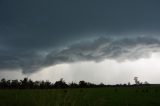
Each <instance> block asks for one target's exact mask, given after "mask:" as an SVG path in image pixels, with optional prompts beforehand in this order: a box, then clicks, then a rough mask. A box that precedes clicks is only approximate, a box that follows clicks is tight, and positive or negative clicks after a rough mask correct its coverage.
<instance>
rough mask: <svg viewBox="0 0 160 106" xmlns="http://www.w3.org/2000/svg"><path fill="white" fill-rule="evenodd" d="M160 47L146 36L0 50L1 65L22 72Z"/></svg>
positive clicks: (139, 54)
mask: <svg viewBox="0 0 160 106" xmlns="http://www.w3.org/2000/svg"><path fill="white" fill-rule="evenodd" d="M159 51H160V40H159V39H157V38H153V37H152V38H149V37H136V38H131V37H129V38H122V37H121V38H111V37H110V38H106V37H100V38H97V39H94V40H86V41H83V42H82V41H81V42H79V43H74V44H72V45H69V46H66V47H65V48H63V49H61V50H59V51H58V50H57V51H56V52H55V50H50V51H45V50H41V51H37V52H36V51H34V52H25V51H24V53H23V54H22V53H21V54H18V53H17V54H12V55H5V54H0V57H1V58H0V69H1V70H4V69H9V70H13V69H21V70H22V72H23V73H33V72H35V71H38V70H40V69H42V68H45V67H48V66H52V65H57V64H62V63H73V62H79V61H95V62H100V61H103V60H105V59H112V60H116V61H118V62H123V61H125V60H130V61H134V60H136V59H140V58H148V57H149V56H150V54H151V53H152V52H159Z"/></svg>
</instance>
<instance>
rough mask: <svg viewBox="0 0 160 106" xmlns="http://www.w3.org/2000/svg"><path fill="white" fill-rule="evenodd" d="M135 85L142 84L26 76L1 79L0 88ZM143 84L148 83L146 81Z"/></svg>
mask: <svg viewBox="0 0 160 106" xmlns="http://www.w3.org/2000/svg"><path fill="white" fill-rule="evenodd" d="M135 85H136V86H137V85H142V84H133V85H131V84H130V83H128V84H117V85H105V84H103V83H100V84H94V83H90V82H86V81H79V83H75V82H71V83H68V84H67V83H66V82H65V81H64V79H60V80H59V81H56V82H55V83H51V82H50V81H43V80H42V81H33V80H31V79H28V78H24V79H23V80H6V79H4V78H3V79H1V81H0V89H53V88H94V87H114V86H116V87H120V86H135ZM145 85H148V84H147V83H146V84H145Z"/></svg>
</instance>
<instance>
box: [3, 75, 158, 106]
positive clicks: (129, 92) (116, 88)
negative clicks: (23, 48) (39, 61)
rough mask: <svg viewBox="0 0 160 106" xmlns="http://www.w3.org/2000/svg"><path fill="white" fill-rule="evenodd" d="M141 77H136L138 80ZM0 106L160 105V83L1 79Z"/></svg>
mask: <svg viewBox="0 0 160 106" xmlns="http://www.w3.org/2000/svg"><path fill="white" fill-rule="evenodd" d="M137 80H138V78H137V79H136V81H137ZM0 88H1V89H0V106H160V101H159V98H160V85H153V84H148V83H146V82H145V84H144V83H143V84H142V83H138V84H134V85H131V84H130V83H128V84H123V85H120V84H119V85H104V84H103V83H101V84H98V85H96V84H93V83H89V82H85V81H80V82H79V83H78V84H76V83H74V82H72V83H69V84H66V82H65V81H64V80H63V79H60V80H59V81H56V82H55V83H51V82H49V81H32V80H31V79H28V78H24V79H23V80H20V81H19V80H12V81H10V80H5V79H2V80H1V81H0Z"/></svg>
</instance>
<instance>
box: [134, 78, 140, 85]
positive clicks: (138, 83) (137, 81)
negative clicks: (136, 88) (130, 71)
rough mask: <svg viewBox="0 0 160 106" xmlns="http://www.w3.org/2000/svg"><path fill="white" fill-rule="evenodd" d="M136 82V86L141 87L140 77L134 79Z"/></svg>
mask: <svg viewBox="0 0 160 106" xmlns="http://www.w3.org/2000/svg"><path fill="white" fill-rule="evenodd" d="M134 81H135V84H136V85H140V84H141V83H140V81H139V80H138V77H134Z"/></svg>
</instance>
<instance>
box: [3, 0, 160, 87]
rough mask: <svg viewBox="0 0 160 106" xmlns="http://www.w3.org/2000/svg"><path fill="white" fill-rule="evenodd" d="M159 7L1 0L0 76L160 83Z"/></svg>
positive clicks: (151, 0) (154, 0) (111, 1)
mask: <svg viewBox="0 0 160 106" xmlns="http://www.w3.org/2000/svg"><path fill="white" fill-rule="evenodd" d="M159 11H160V1H159V0H0V78H3V77H4V78H9V79H15V78H18V79H19V78H23V77H25V76H28V77H31V78H32V79H35V80H42V79H43V80H47V79H49V80H51V81H55V80H57V79H60V78H62V77H63V78H65V79H66V80H67V81H79V80H87V81H90V82H95V83H99V82H104V83H110V84H113V83H125V82H128V81H132V80H133V77H134V76H138V77H139V78H140V79H141V80H142V81H145V80H147V81H150V82H151V83H160V78H158V76H157V75H160V67H159V66H158V65H157V63H158V62H160V55H159V53H160V30H159V29H160V14H159ZM142 66H143V67H142ZM146 67H147V68H146ZM151 73H152V74H151Z"/></svg>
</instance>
